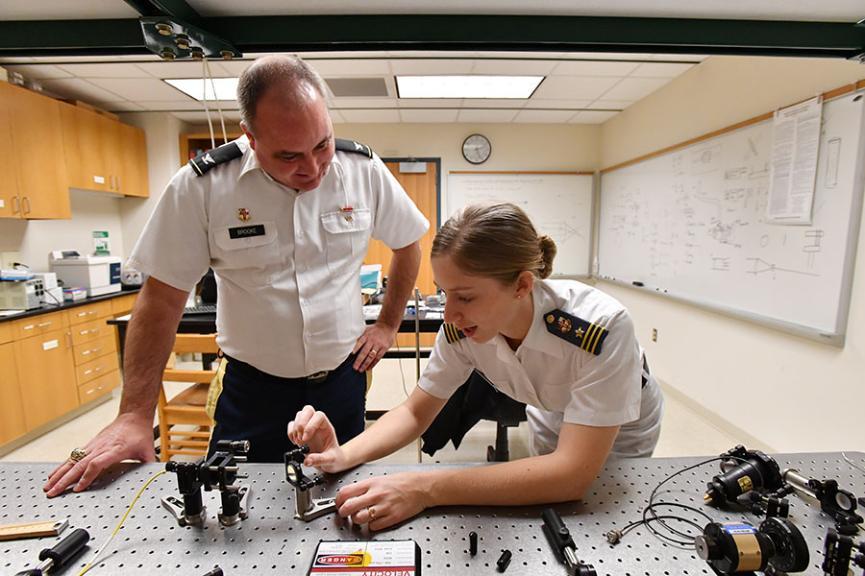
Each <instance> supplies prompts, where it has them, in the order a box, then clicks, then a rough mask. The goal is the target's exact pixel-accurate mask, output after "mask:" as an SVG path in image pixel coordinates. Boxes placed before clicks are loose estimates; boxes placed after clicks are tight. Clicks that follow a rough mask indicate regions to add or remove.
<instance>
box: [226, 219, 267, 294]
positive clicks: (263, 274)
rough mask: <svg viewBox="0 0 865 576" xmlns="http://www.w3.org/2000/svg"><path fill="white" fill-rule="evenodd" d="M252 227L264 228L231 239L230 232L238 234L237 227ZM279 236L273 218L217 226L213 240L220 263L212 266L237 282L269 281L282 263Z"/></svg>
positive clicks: (253, 283) (263, 282) (251, 283)
mask: <svg viewBox="0 0 865 576" xmlns="http://www.w3.org/2000/svg"><path fill="white" fill-rule="evenodd" d="M254 227H263V228H264V231H263V232H264V233H263V234H257V235H255V236H246V237H235V238H232V234H234V235H235V236H237V232H238V230H239V229H252V228H254ZM232 231H234V232H232ZM278 236H279V235H278V233H277V231H276V222H274V221H272V220H271V221H267V222H258V223H252V224H242V225H240V226H224V227H221V228H217V229H216V231H215V234H214V240H215V242H216V246H217V248H218V249H219V259H220V260H222V262H220V263H218V264H216V265H215V266H214V267H215V268H217V269H219V270H220V272H221V273H222V274H223V275H226V276H229V277H230V278H232V279H233V280H234V281H236V282H238V283H240V284H245V285H260V284H266V283H270V281H271V279H272V278H273V276H274V274H275V273H276V271H277V270H278V268H279V264H280V263H281V262H282V258H281V256H280V252H279V242H278V240H279V237H278Z"/></svg>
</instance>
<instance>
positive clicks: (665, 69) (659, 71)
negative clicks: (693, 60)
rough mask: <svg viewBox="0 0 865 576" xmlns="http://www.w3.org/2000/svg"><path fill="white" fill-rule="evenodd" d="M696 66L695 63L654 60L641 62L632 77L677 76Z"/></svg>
mask: <svg viewBox="0 0 865 576" xmlns="http://www.w3.org/2000/svg"><path fill="white" fill-rule="evenodd" d="M693 67H694V64H681V63H673V62H652V63H648V62H646V63H644V64H640V65H639V66H638V67H637V69H636V70H634V72H633V73H632V74H631V77H632V78H675V77H676V76H678V75H679V74H683V73H685V72H687V71H688V70H690V69H691V68H693Z"/></svg>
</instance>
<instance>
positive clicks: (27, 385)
mask: <svg viewBox="0 0 865 576" xmlns="http://www.w3.org/2000/svg"><path fill="white" fill-rule="evenodd" d="M14 346H15V359H16V364H17V371H18V381H19V386H20V390H21V404H22V407H23V409H24V422H25V424H26V426H27V430H28V431H29V430H32V429H34V428H36V427H38V426H41V425H42V424H45V423H47V422H50V421H51V420H54V419H55V418H59V417H60V416H63V415H64V414H66V413H67V412H69V411H71V410H74V409H75V408H77V407H78V404H79V402H78V387H77V382H76V378H75V363H74V362H73V357H72V343H71V341H70V337H69V332H68V330H55V331H53V332H46V333H44V334H41V335H38V336H33V337H31V338H24V339H22V340H18V341H16V342H15V343H14Z"/></svg>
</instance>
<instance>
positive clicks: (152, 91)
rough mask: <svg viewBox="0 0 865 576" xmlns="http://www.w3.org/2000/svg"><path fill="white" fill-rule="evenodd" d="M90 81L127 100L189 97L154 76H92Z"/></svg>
mask: <svg viewBox="0 0 865 576" xmlns="http://www.w3.org/2000/svg"><path fill="white" fill-rule="evenodd" d="M91 82H93V83H94V84H96V85H97V86H101V87H102V88H105V89H106V90H110V91H112V92H114V93H115V94H119V95H120V96H122V97H124V98H126V99H127V100H134V101H136V102H148V101H158V100H179V101H183V100H184V99H186V98H189V96H186V95H185V94H183V92H181V91H180V90H178V89H176V88H174V87H173V86H171V85H170V84H166V83H165V82H163V81H161V80H157V79H156V78H142V79H138V78H94V79H92V80H91Z"/></svg>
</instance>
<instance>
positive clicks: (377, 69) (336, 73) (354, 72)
mask: <svg viewBox="0 0 865 576" xmlns="http://www.w3.org/2000/svg"><path fill="white" fill-rule="evenodd" d="M307 63H308V64H310V65H311V66H312V67H313V68H315V70H316V71H317V72H318V73H319V74H321V75H322V76H329V77H349V76H388V75H390V62H389V61H388V60H365V59H363V58H352V59H345V60H307Z"/></svg>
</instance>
